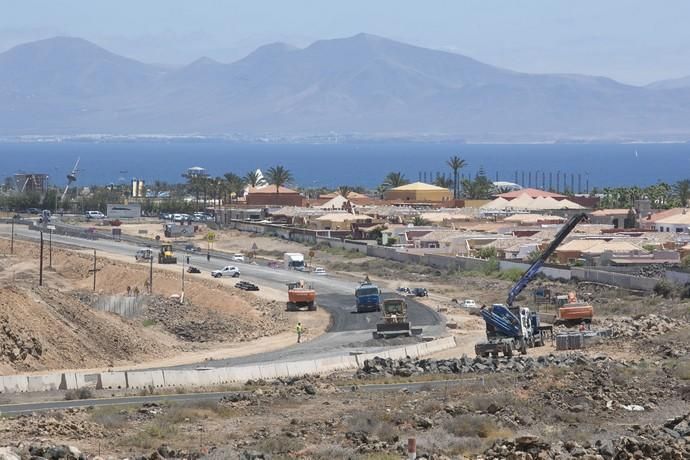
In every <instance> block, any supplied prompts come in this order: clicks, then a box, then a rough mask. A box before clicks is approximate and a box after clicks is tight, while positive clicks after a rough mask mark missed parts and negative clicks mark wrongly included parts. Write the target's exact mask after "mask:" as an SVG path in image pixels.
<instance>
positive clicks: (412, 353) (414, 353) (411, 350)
mask: <svg viewBox="0 0 690 460" xmlns="http://www.w3.org/2000/svg"><path fill="white" fill-rule="evenodd" d="M405 354H407V356H409V357H410V358H417V357H418V356H419V350H418V349H417V346H416V345H415V346H411V347H405Z"/></svg>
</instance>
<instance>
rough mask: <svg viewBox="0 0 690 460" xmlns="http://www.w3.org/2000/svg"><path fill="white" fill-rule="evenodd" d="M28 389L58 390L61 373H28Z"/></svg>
mask: <svg viewBox="0 0 690 460" xmlns="http://www.w3.org/2000/svg"><path fill="white" fill-rule="evenodd" d="M28 379H29V391H52V390H59V389H60V383H62V374H61V373H60V374H46V375H30V376H29V377H28Z"/></svg>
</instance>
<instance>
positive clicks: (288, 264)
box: [283, 252, 306, 271]
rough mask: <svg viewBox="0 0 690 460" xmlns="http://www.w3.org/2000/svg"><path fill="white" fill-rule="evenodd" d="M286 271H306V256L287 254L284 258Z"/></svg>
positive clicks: (294, 253) (293, 253)
mask: <svg viewBox="0 0 690 460" xmlns="http://www.w3.org/2000/svg"><path fill="white" fill-rule="evenodd" d="M283 260H284V262H285V269H286V270H297V271H304V270H305V268H306V267H305V265H304V255H303V254H300V253H299V252H286V253H285V255H284V256H283Z"/></svg>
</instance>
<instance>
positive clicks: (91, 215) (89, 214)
mask: <svg viewBox="0 0 690 460" xmlns="http://www.w3.org/2000/svg"><path fill="white" fill-rule="evenodd" d="M86 218H87V219H105V214H103V213H102V212H101V211H86Z"/></svg>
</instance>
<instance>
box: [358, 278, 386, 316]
mask: <svg viewBox="0 0 690 460" xmlns="http://www.w3.org/2000/svg"><path fill="white" fill-rule="evenodd" d="M355 299H356V303H355V308H356V309H357V313H362V312H367V311H381V289H379V287H378V286H377V285H375V284H372V283H371V282H369V281H364V282H362V283H361V284H360V285H359V286H358V287H357V289H355Z"/></svg>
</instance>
